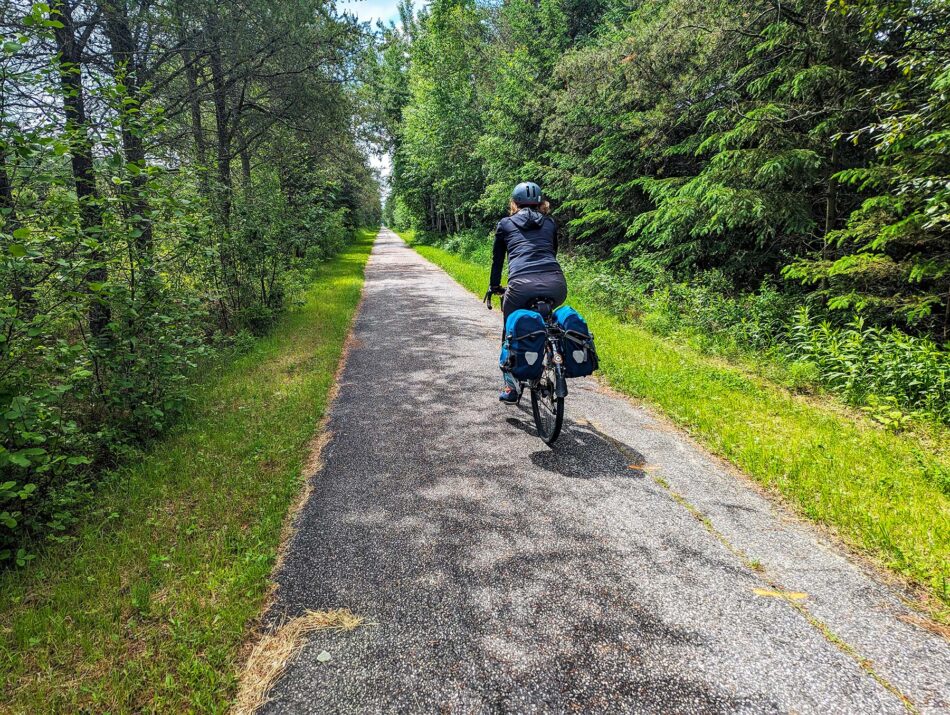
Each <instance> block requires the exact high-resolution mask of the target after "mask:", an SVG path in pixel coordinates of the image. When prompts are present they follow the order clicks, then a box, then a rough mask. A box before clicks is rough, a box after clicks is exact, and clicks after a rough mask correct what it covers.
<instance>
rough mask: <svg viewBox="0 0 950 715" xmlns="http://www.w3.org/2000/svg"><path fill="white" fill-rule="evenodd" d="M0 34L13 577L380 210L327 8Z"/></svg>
mask: <svg viewBox="0 0 950 715" xmlns="http://www.w3.org/2000/svg"><path fill="white" fill-rule="evenodd" d="M0 29H2V32H3V44H2V52H0V286H2V289H0V472H2V477H0V487H2V488H0V561H7V562H10V561H16V562H17V563H19V564H21V565H22V564H24V563H26V562H27V561H28V559H29V550H30V546H29V543H30V542H31V541H34V540H36V539H39V538H43V537H48V538H53V539H64V538H70V537H69V536H68V527H69V525H70V523H71V520H72V514H73V512H74V511H75V507H76V505H77V504H78V503H81V502H83V501H85V500H87V499H88V498H89V495H90V494H91V493H92V487H93V485H94V482H95V476H96V474H97V473H98V472H99V471H101V468H102V467H106V466H109V465H110V464H113V463H115V462H116V461H117V460H118V459H120V458H122V457H123V456H125V455H126V454H128V453H130V452H134V451H135V450H136V449H137V448H138V446H139V445H141V444H142V442H143V441H145V440H147V439H149V438H151V437H153V436H155V435H157V434H159V433H161V432H163V431H165V430H167V429H168V427H169V426H170V425H171V424H173V423H174V422H175V420H176V418H177V417H178V416H179V415H181V414H182V412H183V410H185V409H186V407H187V406H188V403H189V401H190V399H191V395H192V393H193V376H194V374H195V371H196V368H197V367H198V366H199V365H202V364H206V363H208V362H209V360H211V359H212V358H213V357H214V356H215V355H216V354H217V353H219V352H220V351H221V350H222V349H229V348H231V347H233V346H239V345H241V344H242V343H243V340H242V338H241V337H240V336H241V335H242V334H244V333H246V332H251V333H254V334H262V333H264V332H266V331H267V330H268V329H269V328H270V326H271V325H272V324H273V322H274V320H275V319H276V317H277V316H278V315H279V314H280V313H281V311H283V310H284V309H285V308H286V307H287V306H288V305H290V304H292V303H293V301H294V299H295V297H294V291H295V290H296V292H297V293H298V294H299V293H300V289H301V281H300V279H299V277H298V276H300V275H301V274H302V272H305V271H306V270H307V269H308V267H311V266H314V265H316V263H317V262H319V261H320V260H323V259H325V258H327V257H328V256H329V255H331V254H333V253H334V252H335V251H337V250H338V249H339V248H340V247H341V245H342V244H343V242H344V241H345V240H346V239H347V238H348V236H349V235H350V234H351V233H352V231H353V230H354V228H355V227H356V226H358V225H361V224H364V223H370V222H375V221H376V220H378V216H379V199H378V186H377V183H376V179H375V177H374V176H373V174H372V172H371V170H370V169H369V167H368V166H367V163H366V159H365V157H364V154H363V152H362V151H361V150H360V149H359V147H358V141H359V139H360V138H359V136H357V133H356V130H355V129H354V124H355V122H354V117H355V116H356V114H357V103H356V99H355V97H356V92H357V84H358V83H357V82H356V80H355V78H354V76H353V74H354V73H353V62H354V59H355V58H357V57H359V56H360V54H361V53H362V52H363V51H364V49H365V46H366V33H365V31H364V30H365V28H361V27H359V26H358V25H357V24H355V22H354V21H353V20H352V19H351V18H349V17H347V16H339V15H337V14H336V13H335V12H334V11H333V10H332V8H327V7H326V6H324V5H322V4H320V3H316V2H302V3H276V4H274V3H256V2H251V3H244V4H242V5H241V6H240V7H238V6H233V7H232V6H228V7H221V6H218V5H217V4H214V3H205V2H197V3H180V2H177V1H176V0H169V1H168V2H160V3H152V2H137V1H136V0H123V1H122V2H102V3H99V2H86V1H85V0H59V1H58V2H53V3H35V4H32V5H29V4H24V3H21V2H16V1H9V2H4V3H2V4H0ZM314 47H319V48H320V49H319V51H314V50H313V49H312V48H314ZM356 123H358V122H356ZM327 146H333V147H334V150H333V152H327V151H326V147H327Z"/></svg>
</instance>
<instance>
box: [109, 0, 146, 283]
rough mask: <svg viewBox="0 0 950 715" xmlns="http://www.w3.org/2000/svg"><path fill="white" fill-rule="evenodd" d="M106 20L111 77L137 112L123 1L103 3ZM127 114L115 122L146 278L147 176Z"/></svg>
mask: <svg viewBox="0 0 950 715" xmlns="http://www.w3.org/2000/svg"><path fill="white" fill-rule="evenodd" d="M101 8H102V12H103V15H104V16H105V20H106V34H107V35H108V37H109V43H110V44H111V46H112V61H113V67H114V75H115V77H116V78H117V79H119V80H121V81H122V83H123V84H124V85H125V87H126V88H127V90H126V92H127V97H128V98H129V99H130V100H132V102H133V104H132V105H131V106H132V107H134V108H136V109H139V110H141V106H142V102H143V101H144V97H143V93H142V84H143V79H142V72H143V69H144V68H142V67H140V66H139V65H138V63H137V62H136V58H135V40H134V38H133V37H132V29H131V27H130V26H129V15H128V11H127V8H126V6H125V2H124V0H117V1H115V2H104V3H102V5H101ZM136 116H141V115H140V114H138V115H133V114H132V113H131V112H128V111H125V108H124V107H123V109H121V110H120V113H119V122H120V127H121V131H122V150H123V152H124V153H125V160H126V162H128V163H129V164H132V165H135V166H136V167H137V169H138V170H137V171H133V172H132V175H131V184H132V196H131V198H130V200H129V201H128V202H127V204H128V210H129V213H130V221H129V223H130V225H131V226H133V227H134V228H135V229H136V230H137V231H138V236H137V237H136V238H135V239H134V241H133V246H134V248H135V253H136V254H137V257H138V259H139V261H140V264H141V265H140V270H142V271H143V273H144V274H146V275H149V276H150V275H151V273H152V265H151V264H152V261H151V254H152V243H153V234H152V220H151V216H150V213H151V211H150V208H149V203H148V197H147V195H146V187H147V184H148V175H147V173H146V171H145V169H146V161H145V142H144V141H143V139H142V128H141V127H140V126H138V122H137V121H136V119H135V117H136Z"/></svg>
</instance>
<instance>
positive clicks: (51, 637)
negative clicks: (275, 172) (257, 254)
mask: <svg viewBox="0 0 950 715" xmlns="http://www.w3.org/2000/svg"><path fill="white" fill-rule="evenodd" d="M373 236H374V232H368V231H363V232H361V233H360V235H359V237H358V240H357V241H355V242H354V243H353V244H351V245H350V246H349V247H348V248H346V249H345V250H344V252H343V253H342V254H341V255H340V256H338V257H337V258H336V259H334V260H332V261H329V262H327V263H326V264H324V265H323V266H321V268H320V269H319V271H318V272H317V278H316V281H315V283H314V284H313V286H312V288H310V290H309V291H308V293H307V295H306V302H305V305H304V306H303V307H301V308H300V309H298V310H295V311H293V312H292V313H290V314H288V315H287V316H286V317H285V318H284V319H283V320H282V321H281V323H280V325H279V326H278V328H277V329H276V331H275V332H274V333H273V335H271V336H270V337H267V338H264V339H262V340H260V341H258V342H257V343H256V344H255V346H254V347H253V348H252V349H251V350H250V352H248V353H247V354H245V355H243V356H242V357H240V358H239V359H237V360H236V361H235V362H234V363H232V364H231V365H229V366H227V367H224V368H223V369H221V370H220V371H219V373H218V374H217V375H214V376H211V377H209V379H208V380H207V381H206V384H205V385H204V386H203V387H202V388H201V389H200V390H199V394H198V402H197V406H196V407H195V409H194V410H193V411H192V413H191V414H190V415H189V416H188V417H187V418H186V419H185V420H184V421H183V422H182V423H181V424H180V425H179V426H178V427H177V428H176V429H175V430H174V432H173V433H171V434H170V435H169V436H168V437H167V438H165V439H163V440H162V441H161V442H159V443H156V444H155V445H154V447H153V448H152V449H150V450H149V452H148V453H147V454H146V455H145V456H144V457H143V458H142V459H140V460H139V461H137V462H136V463H135V464H132V465H130V466H128V467H126V468H123V469H122V470H120V471H117V472H116V473H115V474H113V475H110V477H109V478H108V479H107V480H106V482H105V483H104V485H103V487H102V488H101V489H100V490H99V492H98V495H97V503H98V507H97V509H96V510H95V511H94V513H91V514H89V516H88V518H86V519H84V520H83V522H82V525H81V527H80V528H79V529H78V531H77V532H76V534H75V538H74V539H73V540H72V541H69V542H68V543H64V544H60V545H56V546H53V547H51V548H50V549H48V550H46V551H45V552H43V553H41V554H40V555H39V557H38V558H37V559H36V561H35V562H34V563H33V564H32V565H31V567H30V568H29V569H28V570H24V571H20V572H7V573H5V574H3V576H2V578H0V599H2V600H0V690H2V692H3V698H2V700H3V702H2V704H0V711H4V710H6V709H9V710H11V711H16V712H30V711H32V712H51V711H58V712H62V711H66V712H75V711H79V710H85V711H94V712H129V711H141V710H147V711H163V712H176V713H177V712H189V711H202V712H206V711H210V712H223V711H225V710H226V709H227V706H228V702H229V698H230V697H231V696H232V695H233V692H234V687H235V685H236V669H237V667H238V660H239V658H240V653H241V647H242V643H243V641H244V639H245V637H246V634H247V629H248V627H249V625H250V624H251V623H252V622H253V621H254V620H255V618H257V617H258V615H259V613H260V610H261V608H262V606H263V604H264V601H265V598H266V595H267V593H268V588H269V578H268V577H269V575H270V572H271V569H272V567H273V565H274V559H275V555H276V553H277V549H278V546H279V541H280V533H281V528H282V524H283V522H284V518H285V515H286V514H287V510H288V508H289V506H290V504H291V503H292V502H293V500H294V498H295V496H296V495H297V494H298V493H299V491H300V489H301V486H302V479H301V469H302V467H303V464H304V460H305V458H306V456H307V453H308V443H309V442H310V440H311V439H312V438H313V436H314V433H315V431H316V430H317V428H318V425H319V422H320V419H321V417H322V416H323V414H324V410H325V409H326V406H327V396H328V393H329V390H330V388H331V386H332V384H333V381H334V373H335V370H336V367H337V364H338V361H339V358H340V355H341V351H342V348H343V343H344V340H345V338H346V335H347V333H348V331H349V327H350V323H351V320H352V317H353V313H354V310H355V308H356V305H357V303H358V301H359V296H360V291H361V288H362V284H363V267H364V265H365V262H366V258H367V256H368V253H369V249H370V246H371V244H372V239H373Z"/></svg>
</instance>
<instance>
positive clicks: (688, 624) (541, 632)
mask: <svg viewBox="0 0 950 715" xmlns="http://www.w3.org/2000/svg"><path fill="white" fill-rule="evenodd" d="M499 333H500V315H499V311H497V310H496V311H494V312H492V313H489V312H488V311H486V310H485V308H484V306H481V305H480V304H479V301H478V299H477V298H476V297H473V296H472V295H471V294H470V293H468V292H467V291H465V290H464V289H463V288H461V287H460V286H459V285H458V284H456V283H455V282H454V281H453V280H452V279H451V278H449V277H448V275H446V274H445V273H444V272H443V271H442V270H440V269H438V268H437V267H435V266H433V265H431V264H430V263H428V262H426V261H425V260H424V259H422V258H421V257H420V256H419V255H417V254H416V253H415V252H414V251H412V250H411V249H410V248H408V247H407V246H406V245H405V244H404V243H403V242H402V241H401V240H400V239H399V238H398V237H396V236H395V234H393V233H391V232H388V231H383V232H382V233H381V234H380V238H379V239H378V241H377V243H376V246H375V248H374V251H373V255H372V257H371V259H370V262H369V264H368V267H367V273H366V285H365V295H364V301H363V304H362V307H361V309H360V312H359V315H358V318H357V320H356V324H355V327H354V340H353V346H352V349H351V352H350V353H349V357H348V359H347V363H346V366H345V368H344V371H343V374H342V384H341V389H340V393H339V396H338V398H337V400H336V402H335V404H334V407H333V408H332V412H331V417H330V430H331V431H332V437H331V440H330V442H329V444H328V446H327V448H326V450H325V452H324V465H323V467H322V468H321V470H320V471H319V472H318V473H317V474H315V475H313V477H312V483H313V487H314V491H313V494H312V496H311V498H310V500H309V501H308V503H307V504H306V506H305V507H304V509H303V511H302V513H301V514H300V517H299V519H298V523H297V531H296V533H295V536H294V537H293V539H292V541H291V543H290V544H289V546H288V552H287V555H286V560H285V562H284V566H283V569H282V571H281V572H280V574H279V577H278V582H279V590H278V597H277V602H276V604H275V606H274V608H273V611H272V612H271V614H270V617H271V621H272V623H276V622H278V621H279V620H280V619H282V618H286V617H293V616H295V615H298V614H300V613H303V612H304V611H306V610H307V609H315V610H322V609H331V608H349V609H351V610H352V611H353V612H354V613H357V614H359V615H362V616H364V617H365V618H366V620H367V621H368V622H369V623H370V625H366V626H364V627H361V628H359V629H357V630H355V631H353V632H350V633H341V634H335V633H326V632H323V633H316V634H314V635H313V636H312V637H311V638H310V640H309V642H308V644H307V646H306V647H305V648H304V649H303V650H302V652H301V653H300V655H299V656H298V657H297V658H296V659H295V660H294V661H293V663H292V664H291V666H290V668H289V669H288V671H287V673H286V674H285V675H284V677H283V678H282V679H281V681H279V683H278V684H277V685H276V687H275V689H274V691H273V692H272V700H271V702H270V704H269V705H268V706H267V707H266V708H265V711H266V712H269V713H371V712H462V713H482V712H486V713H487V712H519V713H520V712H584V713H589V712H661V713H673V712H691V713H692V712H695V713H706V712H756V713H757V712H798V713H812V712H813V713H828V712H854V713H878V712H881V713H890V712H894V713H899V712H906V711H907V706H906V705H905V703H904V702H902V699H901V696H903V697H904V698H907V699H908V700H909V701H910V703H912V707H913V708H915V709H917V710H919V711H923V712H948V711H950V645H948V643H947V641H946V640H944V639H943V638H941V637H940V636H938V635H935V634H933V633H930V632H928V631H926V630H924V629H923V628H921V627H919V626H917V625H914V624H912V623H909V622H906V621H905V620H902V619H906V618H910V619H913V617H914V614H913V612H911V611H909V610H908V609H907V607H905V606H904V605H902V602H901V600H900V593H899V592H898V591H897V590H895V589H894V588H892V587H889V586H885V585H883V584H882V583H880V582H879V581H878V580H877V579H876V578H874V577H873V576H872V575H871V574H869V573H868V572H867V571H866V570H865V569H864V568H863V567H862V566H860V565H859V564H857V563H854V562H853V561H852V560H850V559H849V558H848V557H846V556H845V555H844V554H843V553H842V552H841V550H840V549H838V548H836V547H835V546H834V545H832V544H830V543H828V542H827V541H826V540H825V539H824V538H822V537H821V536H820V535H819V534H818V533H817V532H816V531H814V530H813V529H812V528H810V527H809V526H808V525H805V524H802V523H801V522H799V521H798V520H797V519H795V518H793V517H792V516H790V515H789V514H788V513H786V512H785V511H783V510H782V509H781V508H780V507H777V506H776V505H774V504H772V503H770V501H769V500H768V499H766V498H765V497H763V496H762V495H761V494H760V493H758V492H757V491H756V490H755V489H754V488H753V487H752V486H750V484H749V482H748V481H746V480H745V479H744V478H743V477H741V476H740V475H736V474H734V473H733V472H732V471H731V470H730V469H729V468H728V467H727V466H725V465H723V464H722V463H721V462H719V461H718V460H717V459H715V458H714V457H711V456H709V455H708V454H706V453H704V452H703V451H702V450H701V449H700V448H698V447H697V446H696V445H694V444H693V443H692V442H691V441H690V440H689V439H688V438H687V437H685V436H684V435H683V434H682V433H680V432H678V431H677V430H676V429H674V428H672V427H670V426H669V425H668V424H667V423H666V422H665V421H664V420H662V419H661V418H658V417H656V416H655V415H653V414H651V413H650V412H649V411H647V410H644V409H643V408H641V407H638V406H636V405H635V404H632V403H631V402H629V401H628V400H626V399H623V398H620V397H617V396H614V395H611V394H609V393H608V392H607V391H605V390H603V389H602V388H600V387H599V386H598V384H597V383H596V381H594V380H590V379H587V380H576V381H572V383H571V388H572V391H571V394H570V396H569V397H568V401H567V408H566V409H567V417H566V420H565V428H564V433H563V434H562V436H561V438H560V440H559V441H558V443H557V445H556V447H555V448H554V449H553V450H552V449H549V448H548V447H546V446H545V445H544V444H543V443H542V442H541V441H540V440H539V439H538V438H537V437H536V436H535V434H534V427H533V423H532V420H531V414H530V407H528V406H527V403H528V400H527V399H526V400H525V403H526V407H525V408H514V407H505V406H503V405H500V404H499V403H498V402H497V390H498V387H499V385H500V375H499V372H498V370H497V354H498V336H499ZM635 465H642V467H641V468H636V467H635ZM672 492H675V493H676V494H679V495H681V497H682V498H680V499H677V498H674V494H673V493H672ZM694 512H700V513H702V514H703V515H705V516H706V517H707V519H708V524H711V525H712V527H713V529H714V530H715V533H714V532H713V531H711V530H710V528H709V527H708V526H707V524H704V523H703V522H702V521H701V520H700V519H698V518H696V515H695V513H694ZM741 554H746V555H747V557H746V558H743V557H742V556H741ZM753 561H757V562H759V563H760V564H761V566H760V567H755V568H752V567H750V564H751V562H753ZM776 586H778V587H779V588H780V589H782V590H788V591H794V592H801V593H802V594H807V597H805V598H804V599H802V600H799V601H796V602H795V604H798V607H796V605H794V604H793V603H792V602H790V601H788V600H785V599H783V598H781V597H776V596H775V595H770V594H769V591H775V590H776ZM757 591H758V593H757ZM832 634H833V635H832ZM835 640H837V641H839V642H840V643H844V644H847V645H846V646H845V647H841V646H839V645H836V644H835V642H834V641H835ZM324 650H325V651H327V652H329V653H330V655H331V659H330V660H329V661H327V662H321V661H319V660H318V659H317V655H318V654H320V653H321V652H322V651H324ZM859 660H860V661H861V662H862V663H863V666H862V664H859V662H858V661H859Z"/></svg>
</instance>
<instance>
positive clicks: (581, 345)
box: [554, 305, 598, 377]
mask: <svg viewBox="0 0 950 715" xmlns="http://www.w3.org/2000/svg"><path fill="white" fill-rule="evenodd" d="M554 317H555V318H556V319H557V322H558V324H559V325H560V326H561V330H563V331H564V340H563V343H562V348H563V350H564V373H565V374H566V375H567V377H586V376H587V375H590V374H591V373H592V372H594V370H596V369H597V365H598V360H597V351H596V350H595V349H594V336H593V335H591V332H590V329H589V328H588V327H587V321H586V320H584V319H583V318H582V317H581V314H580V313H578V312H577V311H576V310H574V309H573V308H571V307H570V306H569V305H562V306H561V307H560V308H558V309H557V310H555V311H554Z"/></svg>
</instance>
